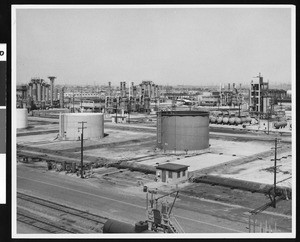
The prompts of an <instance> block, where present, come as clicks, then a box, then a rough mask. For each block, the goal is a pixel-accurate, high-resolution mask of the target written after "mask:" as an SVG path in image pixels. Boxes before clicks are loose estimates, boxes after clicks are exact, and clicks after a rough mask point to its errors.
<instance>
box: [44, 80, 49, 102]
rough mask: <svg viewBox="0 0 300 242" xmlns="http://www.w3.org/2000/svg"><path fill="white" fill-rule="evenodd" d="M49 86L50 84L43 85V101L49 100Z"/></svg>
mask: <svg viewBox="0 0 300 242" xmlns="http://www.w3.org/2000/svg"><path fill="white" fill-rule="evenodd" d="M49 87H50V84H46V85H45V89H46V91H45V92H46V96H45V101H46V102H49Z"/></svg>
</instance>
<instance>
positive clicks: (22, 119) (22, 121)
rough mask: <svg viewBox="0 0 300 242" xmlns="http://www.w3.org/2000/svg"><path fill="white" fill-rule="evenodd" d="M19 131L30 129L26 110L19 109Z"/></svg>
mask: <svg viewBox="0 0 300 242" xmlns="http://www.w3.org/2000/svg"><path fill="white" fill-rule="evenodd" d="M16 111H17V120H16V121H17V129H25V128H27V127H28V111H27V109H26V108H17V109H16Z"/></svg>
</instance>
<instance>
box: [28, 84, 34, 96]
mask: <svg viewBox="0 0 300 242" xmlns="http://www.w3.org/2000/svg"><path fill="white" fill-rule="evenodd" d="M28 85H29V96H30V97H31V98H32V86H33V84H32V83H29V84H28Z"/></svg>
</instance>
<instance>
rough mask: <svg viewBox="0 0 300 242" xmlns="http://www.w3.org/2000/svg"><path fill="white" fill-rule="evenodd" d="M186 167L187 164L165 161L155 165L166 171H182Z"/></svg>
mask: <svg viewBox="0 0 300 242" xmlns="http://www.w3.org/2000/svg"><path fill="white" fill-rule="evenodd" d="M188 167H189V166H186V165H179V164H174V163H166V164H163V165H158V166H156V168H157V169H159V170H167V171H184V170H187V168H188Z"/></svg>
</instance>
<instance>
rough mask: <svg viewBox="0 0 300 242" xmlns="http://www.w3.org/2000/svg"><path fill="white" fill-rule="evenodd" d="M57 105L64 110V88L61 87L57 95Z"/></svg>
mask: <svg viewBox="0 0 300 242" xmlns="http://www.w3.org/2000/svg"><path fill="white" fill-rule="evenodd" d="M59 104H60V107H61V108H64V88H63V87H62V88H61V90H60V94H59Z"/></svg>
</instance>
